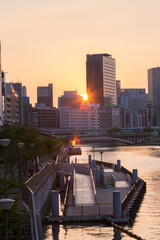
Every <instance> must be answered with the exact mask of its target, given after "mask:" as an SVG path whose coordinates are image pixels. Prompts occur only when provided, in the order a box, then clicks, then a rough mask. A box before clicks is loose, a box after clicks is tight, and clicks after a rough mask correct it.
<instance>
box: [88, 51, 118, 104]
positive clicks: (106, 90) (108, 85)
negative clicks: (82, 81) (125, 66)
mask: <svg viewBox="0 0 160 240" xmlns="http://www.w3.org/2000/svg"><path fill="white" fill-rule="evenodd" d="M86 70H87V94H88V100H89V101H90V102H92V103H100V104H101V106H104V104H105V103H106V104H116V102H117V100H116V63H115V59H114V58H112V56H111V55H109V54H107V53H104V54H93V55H89V54H88V55H87V62H86Z"/></svg>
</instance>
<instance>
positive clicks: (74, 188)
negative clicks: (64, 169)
mask: <svg viewBox="0 0 160 240" xmlns="http://www.w3.org/2000/svg"><path fill="white" fill-rule="evenodd" d="M75 196H76V170H75V169H74V170H73V198H75Z"/></svg>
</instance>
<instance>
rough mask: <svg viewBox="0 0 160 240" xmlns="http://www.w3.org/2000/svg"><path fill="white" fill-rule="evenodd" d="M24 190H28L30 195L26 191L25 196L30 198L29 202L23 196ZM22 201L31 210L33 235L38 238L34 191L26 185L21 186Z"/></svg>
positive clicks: (37, 239)
mask: <svg viewBox="0 0 160 240" xmlns="http://www.w3.org/2000/svg"><path fill="white" fill-rule="evenodd" d="M26 191H28V193H29V194H30V196H29V194H28V193H27V197H29V198H30V199H29V200H30V201H29V202H27V200H26V199H25V196H24V195H25V192H26ZM22 201H23V202H24V203H25V205H27V207H28V209H29V210H30V212H33V219H34V229H35V237H36V240H39V236H38V225H37V217H36V206H35V198H34V193H33V191H32V190H31V189H30V187H28V186H25V187H23V188H22ZM29 205H30V206H29Z"/></svg>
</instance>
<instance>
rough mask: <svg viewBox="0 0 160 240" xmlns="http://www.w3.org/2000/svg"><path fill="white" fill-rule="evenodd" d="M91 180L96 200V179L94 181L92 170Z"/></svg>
mask: <svg viewBox="0 0 160 240" xmlns="http://www.w3.org/2000/svg"><path fill="white" fill-rule="evenodd" d="M90 178H91V185H92V189H93V192H94V197H95V198H96V187H95V183H94V179H93V172H92V169H90Z"/></svg>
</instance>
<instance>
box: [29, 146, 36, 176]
mask: <svg viewBox="0 0 160 240" xmlns="http://www.w3.org/2000/svg"><path fill="white" fill-rule="evenodd" d="M34 146H35V143H32V144H31V145H30V147H31V148H32V157H33V162H34V154H33V150H34ZM37 165H38V164H37V157H35V170H36V172H38V166H37Z"/></svg>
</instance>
